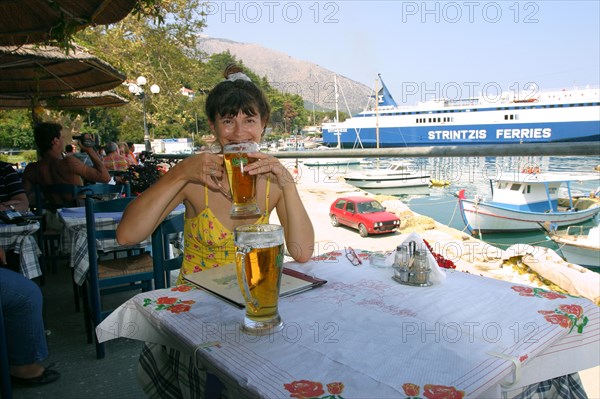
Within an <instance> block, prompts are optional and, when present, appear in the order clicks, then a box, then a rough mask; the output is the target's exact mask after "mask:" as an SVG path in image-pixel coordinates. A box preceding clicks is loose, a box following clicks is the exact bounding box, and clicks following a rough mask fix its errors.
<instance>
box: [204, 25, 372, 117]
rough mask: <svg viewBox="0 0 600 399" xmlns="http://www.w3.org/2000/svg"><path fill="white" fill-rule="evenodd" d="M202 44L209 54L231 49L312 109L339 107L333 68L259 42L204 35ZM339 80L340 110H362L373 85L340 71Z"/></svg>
mask: <svg viewBox="0 0 600 399" xmlns="http://www.w3.org/2000/svg"><path fill="white" fill-rule="evenodd" d="M198 48H199V49H200V50H202V51H204V52H206V53H207V54H208V55H212V54H215V53H222V52H224V51H227V50H229V52H230V53H231V54H232V55H233V56H235V57H236V58H237V59H238V60H241V61H242V62H243V63H244V65H246V66H247V67H248V68H250V69H251V70H252V71H253V72H255V73H256V74H257V75H258V76H261V77H263V76H266V77H267V80H268V81H269V83H270V84H271V85H272V86H273V87H275V88H276V89H279V90H281V91H284V92H288V93H294V94H299V95H300V96H301V97H302V98H303V99H304V101H305V104H306V106H307V109H311V108H312V104H313V103H314V104H315V109H317V110H319V109H326V110H333V109H335V91H334V90H335V89H334V75H335V73H334V72H333V71H330V70H328V69H325V68H323V67H321V66H319V65H317V64H313V63H311V62H308V61H301V60H298V59H295V58H292V57H290V56H289V55H287V54H285V53H282V52H279V51H276V50H271V49H268V48H265V47H262V46H260V45H258V44H252V43H240V42H234V41H232V40H228V39H218V38H211V37H207V36H201V37H199V38H198ZM337 82H338V94H339V101H338V108H339V110H340V112H346V113H348V110H350V112H351V113H356V112H358V111H362V110H363V109H364V108H365V106H366V105H367V100H368V98H369V96H370V95H371V92H372V89H371V88H370V87H368V86H366V85H364V84H362V83H359V82H356V81H354V80H351V79H348V78H346V77H344V76H340V75H337ZM346 104H347V105H346Z"/></svg>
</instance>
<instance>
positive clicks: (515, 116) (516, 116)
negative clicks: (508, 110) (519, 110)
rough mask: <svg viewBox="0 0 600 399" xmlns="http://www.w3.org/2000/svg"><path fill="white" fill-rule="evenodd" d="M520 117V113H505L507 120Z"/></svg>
mask: <svg viewBox="0 0 600 399" xmlns="http://www.w3.org/2000/svg"><path fill="white" fill-rule="evenodd" d="M517 119H519V115H518V114H504V120H505V121H508V120H510V121H513V120H517Z"/></svg>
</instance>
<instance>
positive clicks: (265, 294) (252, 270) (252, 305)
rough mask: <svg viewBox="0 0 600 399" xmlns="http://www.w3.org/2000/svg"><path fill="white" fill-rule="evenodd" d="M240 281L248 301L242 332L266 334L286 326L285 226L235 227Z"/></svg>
mask: <svg viewBox="0 0 600 399" xmlns="http://www.w3.org/2000/svg"><path fill="white" fill-rule="evenodd" d="M234 241H235V248H236V256H235V263H236V271H237V279H238V284H239V286H240V290H241V291H242V295H243V296H244V300H245V303H246V314H245V316H244V323H243V324H242V331H244V332H246V333H248V334H252V335H266V334H269V333H273V332H276V331H279V330H280V329H281V328H282V327H283V323H282V321H281V317H279V311H278V309H277V305H278V301H279V289H280V286H281V272H282V270H283V245H284V238H283V227H281V226H279V225H275V224H247V225H243V226H240V227H237V228H236V229H235V230H234Z"/></svg>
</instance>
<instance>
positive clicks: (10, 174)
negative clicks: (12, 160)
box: [0, 161, 29, 212]
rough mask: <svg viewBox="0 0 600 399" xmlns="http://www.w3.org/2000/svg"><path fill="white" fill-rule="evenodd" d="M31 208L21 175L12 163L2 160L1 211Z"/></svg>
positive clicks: (0, 172)
mask: <svg viewBox="0 0 600 399" xmlns="http://www.w3.org/2000/svg"><path fill="white" fill-rule="evenodd" d="M8 210H12V211H19V212H26V211H27V210H29V200H28V199H27V195H25V189H24V188H23V181H22V179H21V175H20V174H19V173H18V172H17V171H16V170H15V168H13V167H12V165H11V164H9V163H6V162H1V161H0V211H8Z"/></svg>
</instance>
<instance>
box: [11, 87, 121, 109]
mask: <svg viewBox="0 0 600 399" xmlns="http://www.w3.org/2000/svg"><path fill="white" fill-rule="evenodd" d="M128 103H129V100H127V99H125V98H123V97H121V96H119V95H118V94H116V93H113V92H110V91H105V92H100V93H95V92H76V93H73V94H66V95H63V96H59V97H51V98H47V99H43V100H37V99H35V98H29V97H11V96H3V95H1V94H0V110H2V109H19V108H30V109H33V108H35V107H37V106H41V107H43V108H46V109H81V108H93V107H103V108H108V107H120V106H123V105H125V104H128Z"/></svg>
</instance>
